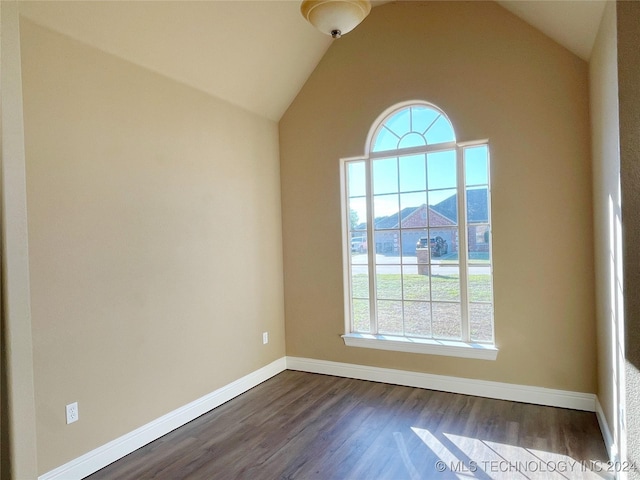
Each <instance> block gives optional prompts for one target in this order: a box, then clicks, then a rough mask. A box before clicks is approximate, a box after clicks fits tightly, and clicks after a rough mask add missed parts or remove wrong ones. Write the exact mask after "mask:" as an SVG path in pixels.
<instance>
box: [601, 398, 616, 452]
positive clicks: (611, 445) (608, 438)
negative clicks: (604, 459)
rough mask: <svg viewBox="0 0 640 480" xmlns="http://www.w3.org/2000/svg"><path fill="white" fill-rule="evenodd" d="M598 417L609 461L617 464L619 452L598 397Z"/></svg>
mask: <svg viewBox="0 0 640 480" xmlns="http://www.w3.org/2000/svg"><path fill="white" fill-rule="evenodd" d="M596 417H597V418H598V424H599V425H600V431H601V432H602V438H603V439H604V445H605V447H607V454H608V455H609V460H611V461H612V462H617V461H619V459H618V450H617V448H616V444H615V442H614V441H613V435H611V430H610V429H609V423H608V422H607V417H605V415H604V410H602V405H600V400H599V399H598V397H596Z"/></svg>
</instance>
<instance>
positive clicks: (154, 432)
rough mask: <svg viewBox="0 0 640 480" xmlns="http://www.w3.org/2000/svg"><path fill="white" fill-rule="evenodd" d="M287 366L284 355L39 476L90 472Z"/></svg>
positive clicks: (58, 479)
mask: <svg viewBox="0 0 640 480" xmlns="http://www.w3.org/2000/svg"><path fill="white" fill-rule="evenodd" d="M285 369H286V359H285V357H283V358H280V359H278V360H276V361H274V362H272V363H270V364H269V365H266V366H264V367H262V368H260V369H259V370H256V371H255V372H252V373H250V374H248V375H245V376H244V377H242V378H239V379H238V380H236V381H235V382H232V383H230V384H228V385H225V386H224V387H221V388H219V389H217V390H215V391H214V392H211V393H210V394H208V395H205V396H204V397H201V398H199V399H197V400H194V401H193V402H191V403H189V404H187V405H185V406H183V407H180V408H178V409H176V410H174V411H172V412H169V413H167V414H166V415H163V416H162V417H160V418H158V419H156V420H154V421H152V422H149V423H147V424H146V425H143V426H142V427H140V428H137V429H136V430H134V431H132V432H129V433H127V434H126V435H123V436H122V437H120V438H116V439H115V440H113V441H111V442H109V443H107V444H105V445H103V446H101V447H98V448H96V449H95V450H92V451H90V452H88V453H85V454H84V455H82V456H81V457H78V458H76V459H74V460H72V461H70V462H68V463H66V464H64V465H62V466H60V467H58V468H56V469H54V470H51V471H50V472H47V473H45V474H44V475H41V476H40V477H38V480H75V479H78V480H79V479H81V478H84V477H86V476H87V475H91V474H92V473H95V472H97V471H98V470H100V469H101V468H104V467H106V466H107V465H109V464H110V463H113V462H115V461H116V460H118V459H120V458H122V457H124V456H125V455H128V454H130V453H131V452H133V451H135V450H137V449H138V448H140V447H142V446H144V445H146V444H148V443H150V442H153V441H154V440H156V439H158V438H160V437H162V436H163V435H166V434H167V433H169V432H171V431H172V430H175V429H176V428H178V427H181V426H182V425H184V424H186V423H188V422H190V421H191V420H193V419H195V418H197V417H199V416H200V415H202V414H204V413H207V412H208V411H210V410H212V409H214V408H216V407H217V406H219V405H222V404H223V403H225V402H227V401H229V400H231V399H232V398H234V397H237V396H238V395H240V394H241V393H244V392H246V391H247V390H250V389H251V388H253V387H255V386H256V385H258V384H260V383H262V382H264V381H265V380H268V379H269V378H271V377H273V376H274V375H277V374H278V373H280V372H282V371H284V370H285Z"/></svg>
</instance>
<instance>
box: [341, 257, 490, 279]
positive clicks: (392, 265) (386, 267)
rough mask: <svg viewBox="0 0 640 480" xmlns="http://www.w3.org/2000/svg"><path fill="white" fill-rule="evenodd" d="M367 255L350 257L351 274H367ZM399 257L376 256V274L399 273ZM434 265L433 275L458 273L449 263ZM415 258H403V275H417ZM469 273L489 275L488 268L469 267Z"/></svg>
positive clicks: (438, 262) (435, 261)
mask: <svg viewBox="0 0 640 480" xmlns="http://www.w3.org/2000/svg"><path fill="white" fill-rule="evenodd" d="M367 261H368V259H367V255H366V254H362V255H353V257H351V262H352V265H353V273H354V274H359V273H367V271H368V268H367V265H366V263H367ZM400 261H401V260H400V257H397V256H386V255H376V265H377V271H378V273H400V270H401V268H402V267H400ZM433 262H434V265H433V266H432V267H431V268H432V273H433V274H434V275H453V274H456V273H458V266H457V265H456V266H452V265H451V263H449V262H446V263H440V261H439V260H434V261H433ZM417 263H418V262H417V258H416V257H403V258H402V264H403V266H404V273H408V274H412V273H413V274H417V273H418V265H417ZM469 270H470V273H472V274H477V275H482V274H484V275H489V274H490V273H491V269H490V267H489V266H488V265H487V266H473V267H470V269H469Z"/></svg>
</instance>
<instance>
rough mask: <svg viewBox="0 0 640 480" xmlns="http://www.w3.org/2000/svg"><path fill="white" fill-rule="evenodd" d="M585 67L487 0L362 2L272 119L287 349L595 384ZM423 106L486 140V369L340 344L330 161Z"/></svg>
mask: <svg viewBox="0 0 640 480" xmlns="http://www.w3.org/2000/svg"><path fill="white" fill-rule="evenodd" d="M587 84H588V69H587V64H586V63H585V62H584V61H582V60H580V59H579V58H577V57H576V56H574V55H573V54H571V53H570V52H568V51H567V50H565V49H564V48H562V47H560V46H559V45H557V44H555V43H554V42H552V41H551V40H549V39H548V38H547V37H545V36H544V35H543V34H541V33H540V32H538V31H536V30H535V29H533V28H532V27H530V26H528V25H527V24H525V23H524V22H523V21H521V20H519V19H517V18H516V17H514V16H513V15H512V14H510V13H509V12H507V11H506V10H504V9H503V8H501V7H500V6H498V5H497V4H494V3H483V2H469V3H464V2H426V3H420V4H418V3H411V2H407V3H397V4H395V3H394V4H387V5H383V6H381V7H378V8H376V9H374V11H373V12H372V13H371V15H370V17H369V18H368V19H367V20H366V21H365V22H364V23H363V24H362V25H361V26H359V27H358V28H357V29H356V30H354V31H353V32H351V33H350V34H349V35H346V36H345V37H344V38H341V39H340V40H339V41H336V42H334V43H333V45H332V46H331V48H330V49H329V51H328V53H327V54H326V55H325V57H324V58H323V59H322V61H321V62H320V64H319V65H318V67H317V68H316V70H315V71H314V73H313V75H312V76H311V77H310V78H309V80H308V81H307V83H306V85H305V86H304V88H303V89H302V90H301V92H300V94H299V95H298V97H297V98H296V100H295V101H294V102H293V104H292V105H291V107H290V108H289V110H288V111H287V112H286V114H285V115H284V117H283V118H282V120H281V122H280V149H281V183H282V212H283V241H284V270H285V315H286V339H287V342H286V345H287V354H288V355H293V356H302V357H310V358H317V359H324V360H333V361H341V362H350V363H355V364H366V365H373V366H382V367H390V368H399V369H405V370H411V371H419V372H429V373H435V374H443V375H454V376H459V377H469V378H478V379H486V380H494V381H502V382H510V383H517V384H526V385H535V386H541V387H549V388H558V389H565V390H573V391H579V392H595V391H596V360H595V358H596V339H595V318H594V283H593V276H594V268H593V230H592V207H591V164H590V135H589V106H588V98H589V97H588V86H587ZM410 99H423V100H427V101H430V102H433V103H435V104H436V105H438V106H439V107H441V108H442V109H444V110H445V111H446V112H447V113H448V115H449V117H450V118H451V120H452V121H453V124H454V127H455V128H456V132H457V135H458V139H459V140H476V139H483V138H488V139H489V141H490V143H491V149H492V162H493V163H492V182H493V200H492V201H493V219H494V230H493V239H494V254H495V268H494V274H495V333H496V343H497V345H498V347H499V348H500V353H499V355H498V359H497V361H495V362H491V361H480V360H468V359H456V358H451V357H441V356H430V355H416V354H405V353H393V352H385V351H377V350H368V349H359V348H348V347H345V345H344V344H343V341H342V339H341V338H340V334H341V333H343V324H344V319H343V293H342V287H343V286H342V257H341V230H340V227H341V226H340V218H341V216H340V182H339V168H338V161H339V158H341V157H349V156H357V155H361V154H362V153H363V150H364V142H365V139H366V136H367V133H368V130H369V128H370V126H371V124H372V122H373V121H374V120H375V119H376V118H377V116H378V115H379V114H380V113H381V112H382V111H384V110H385V109H386V108H387V107H389V106H391V105H393V104H395V103H397V102H400V101H404V100H410Z"/></svg>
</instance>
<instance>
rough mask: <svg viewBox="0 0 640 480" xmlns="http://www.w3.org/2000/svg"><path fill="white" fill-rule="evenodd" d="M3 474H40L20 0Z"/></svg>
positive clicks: (7, 167)
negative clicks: (34, 372) (27, 223)
mask: <svg viewBox="0 0 640 480" xmlns="http://www.w3.org/2000/svg"><path fill="white" fill-rule="evenodd" d="M0 17H1V19H0V20H1V25H2V26H1V27H0V31H1V32H2V34H1V35H0V59H1V64H2V65H1V67H0V85H1V86H2V88H0V105H2V107H1V108H0V131H1V132H0V139H1V140H0V144H1V147H2V148H1V152H2V153H1V155H2V160H1V161H0V176H1V179H0V211H1V213H0V218H1V222H0V230H1V232H2V233H1V234H0V238H1V245H0V250H1V253H0V262H1V267H0V270H1V273H2V277H1V280H0V284H1V287H2V288H1V289H0V290H1V292H2V293H1V294H0V297H1V300H2V304H1V305H2V306H1V307H0V313H1V317H0V350H1V351H0V385H1V389H2V393H1V394H0V403H1V405H2V407H1V409H2V412H1V413H0V429H1V433H0V445H1V447H0V457H1V461H0V477H2V478H7V479H8V478H18V479H23V478H24V479H29V478H34V477H35V476H36V458H37V454H36V421H35V395H34V385H33V349H32V345H33V341H32V330H31V308H30V295H29V250H28V241H27V225H26V216H27V213H26V209H27V198H26V180H25V147H24V128H23V106H22V93H23V92H22V78H21V65H20V19H19V14H18V5H17V2H13V1H3V2H0Z"/></svg>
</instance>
